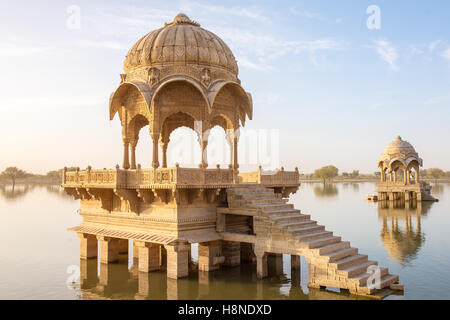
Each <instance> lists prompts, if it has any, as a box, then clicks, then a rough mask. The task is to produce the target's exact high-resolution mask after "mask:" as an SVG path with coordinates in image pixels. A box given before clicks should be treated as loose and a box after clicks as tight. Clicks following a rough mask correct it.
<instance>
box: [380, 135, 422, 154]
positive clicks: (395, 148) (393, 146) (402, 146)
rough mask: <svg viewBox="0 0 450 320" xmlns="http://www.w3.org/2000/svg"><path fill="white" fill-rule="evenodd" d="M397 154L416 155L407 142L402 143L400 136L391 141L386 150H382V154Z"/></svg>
mask: <svg viewBox="0 0 450 320" xmlns="http://www.w3.org/2000/svg"><path fill="white" fill-rule="evenodd" d="M398 153H401V154H409V153H416V150H415V149H414V147H413V146H412V145H411V144H410V143H409V142H408V141H404V140H402V138H401V137H400V136H397V138H395V140H394V141H392V142H391V143H389V144H388V145H387V146H386V148H385V149H384V154H386V155H391V154H398Z"/></svg>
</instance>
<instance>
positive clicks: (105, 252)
mask: <svg viewBox="0 0 450 320" xmlns="http://www.w3.org/2000/svg"><path fill="white" fill-rule="evenodd" d="M97 239H98V241H99V244H100V262H101V263H111V262H116V261H118V260H119V239H116V238H110V237H104V236H97Z"/></svg>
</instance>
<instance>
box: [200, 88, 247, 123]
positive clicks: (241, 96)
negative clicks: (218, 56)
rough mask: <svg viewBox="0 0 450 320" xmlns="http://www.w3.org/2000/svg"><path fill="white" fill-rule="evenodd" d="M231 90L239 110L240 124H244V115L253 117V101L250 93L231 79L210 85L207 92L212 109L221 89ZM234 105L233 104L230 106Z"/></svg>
mask: <svg viewBox="0 0 450 320" xmlns="http://www.w3.org/2000/svg"><path fill="white" fill-rule="evenodd" d="M226 89H229V90H231V93H232V96H233V98H234V103H236V104H237V106H236V107H237V108H238V110H239V113H238V115H239V119H240V120H241V123H242V125H245V117H246V116H247V117H248V118H249V119H250V120H251V119H252V117H253V102H252V98H251V95H250V94H249V93H247V92H245V90H244V89H243V88H242V87H241V86H240V85H239V84H238V83H236V82H233V81H218V82H216V83H214V84H213V85H212V86H211V89H210V90H209V92H208V99H209V102H210V105H211V106H212V108H213V110H214V109H215V103H216V99H217V97H218V96H220V93H221V92H223V90H226ZM232 107H235V106H232Z"/></svg>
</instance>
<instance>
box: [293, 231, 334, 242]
mask: <svg viewBox="0 0 450 320" xmlns="http://www.w3.org/2000/svg"><path fill="white" fill-rule="evenodd" d="M331 236H333V232H331V231H322V230H319V231H314V232H310V233H302V234H296V235H294V238H295V239H298V240H300V241H309V240H315V239H322V238H329V237H331Z"/></svg>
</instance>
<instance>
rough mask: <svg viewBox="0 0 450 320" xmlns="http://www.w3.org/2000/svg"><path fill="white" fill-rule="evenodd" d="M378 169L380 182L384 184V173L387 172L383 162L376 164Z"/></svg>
mask: <svg viewBox="0 0 450 320" xmlns="http://www.w3.org/2000/svg"><path fill="white" fill-rule="evenodd" d="M378 168H380V171H381V182H386V181H387V175H386V172H387V170H388V167H387V165H386V162H384V161H380V162H378Z"/></svg>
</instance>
